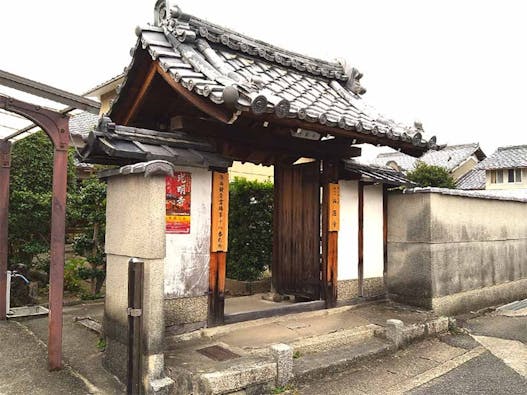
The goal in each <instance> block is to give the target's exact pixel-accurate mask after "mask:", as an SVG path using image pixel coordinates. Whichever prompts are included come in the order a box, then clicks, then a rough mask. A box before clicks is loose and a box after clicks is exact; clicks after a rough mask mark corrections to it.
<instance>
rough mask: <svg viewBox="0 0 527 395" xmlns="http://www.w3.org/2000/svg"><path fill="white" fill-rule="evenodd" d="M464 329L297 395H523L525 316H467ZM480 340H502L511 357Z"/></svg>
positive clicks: (312, 385) (526, 380)
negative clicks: (459, 332)
mask: <svg viewBox="0 0 527 395" xmlns="http://www.w3.org/2000/svg"><path fill="white" fill-rule="evenodd" d="M462 325H463V327H464V328H465V329H466V330H467V332H468V334H457V335H451V334H449V335H444V336H442V337H440V338H437V339H429V340H425V341H423V342H418V343H415V344H412V345H410V346H409V347H407V348H406V349H403V350H399V351H398V352H397V353H396V354H394V355H389V356H385V357H383V358H379V359H376V360H373V361H369V362H367V363H364V364H362V365H360V366H355V367H353V368H352V369H349V370H347V371H344V372H340V373H335V374H333V375H331V376H326V377H325V378H324V379H322V380H318V381H316V382H311V383H303V384H302V385H300V386H298V388H297V393H299V394H305V395H319V394H332V395H333V394H335V395H337V394H343V395H344V394H403V393H404V394H441V395H444V394H463V395H465V394H526V393H527V378H526V376H525V371H527V359H525V358H524V357H523V356H522V354H521V352H520V351H522V352H526V351H527V317H514V318H512V317H503V316H497V315H495V314H488V315H486V316H481V317H475V318H470V317H469V318H467V319H465V320H463V322H462ZM472 335H474V336H475V337H473V336H472ZM479 336H485V337H486V339H489V340H490V341H491V342H492V341H493V340H496V341H497V342H498V344H501V343H499V342H500V341H501V340H500V339H505V341H506V342H508V343H510V344H509V345H508V348H510V350H512V352H511V351H507V350H506V349H504V348H503V347H501V348H500V349H496V347H488V348H486V347H487V343H481V344H480V343H478V341H476V340H475V339H478V338H479V339H481V338H480V337H479ZM520 342H521V343H520ZM523 355H525V354H523ZM504 361H507V363H506V362H504ZM522 368H523V370H522ZM518 372H520V373H521V372H523V375H522V374H520V373H518Z"/></svg>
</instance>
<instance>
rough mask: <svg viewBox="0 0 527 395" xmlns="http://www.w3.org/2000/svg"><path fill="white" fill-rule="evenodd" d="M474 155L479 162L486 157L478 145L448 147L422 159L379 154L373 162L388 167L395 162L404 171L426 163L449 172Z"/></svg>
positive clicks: (400, 154) (432, 152)
mask: <svg viewBox="0 0 527 395" xmlns="http://www.w3.org/2000/svg"><path fill="white" fill-rule="evenodd" d="M472 155H476V157H477V158H478V159H479V160H483V159H485V157H486V155H485V153H484V152H483V151H482V150H481V148H480V146H479V144H478V143H472V144H459V145H447V146H445V147H444V148H443V149H441V150H439V151H432V150H431V151H428V152H425V153H424V154H423V156H421V157H420V158H414V157H412V156H410V155H406V154H403V153H401V152H393V153H392V152H390V153H383V154H379V155H378V156H377V158H375V159H374V160H373V163H374V164H377V165H387V164H388V163H389V162H392V161H393V162H395V163H396V164H397V165H398V166H399V167H400V168H401V170H403V171H408V170H412V169H413V168H414V166H415V164H416V162H417V161H422V162H425V163H426V164H428V165H433V166H441V167H444V168H445V169H447V170H448V171H449V172H450V171H453V170H454V169H456V168H457V167H458V166H460V165H461V164H463V163H464V162H465V161H466V160H467V159H468V158H470V157H471V156H472Z"/></svg>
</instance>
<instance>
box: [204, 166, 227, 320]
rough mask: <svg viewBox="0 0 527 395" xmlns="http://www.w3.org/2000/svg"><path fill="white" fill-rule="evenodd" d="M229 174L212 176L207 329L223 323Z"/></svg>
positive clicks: (215, 172)
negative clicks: (208, 326) (209, 326)
mask: <svg viewBox="0 0 527 395" xmlns="http://www.w3.org/2000/svg"><path fill="white" fill-rule="evenodd" d="M228 232H229V173H226V172H225V173H221V172H217V171H214V172H213V173H212V205H211V238H210V267H209V319H208V321H209V325H211V326H212V325H218V324H221V323H223V321H224V319H225V277H226V267H227V246H228V240H229V234H228Z"/></svg>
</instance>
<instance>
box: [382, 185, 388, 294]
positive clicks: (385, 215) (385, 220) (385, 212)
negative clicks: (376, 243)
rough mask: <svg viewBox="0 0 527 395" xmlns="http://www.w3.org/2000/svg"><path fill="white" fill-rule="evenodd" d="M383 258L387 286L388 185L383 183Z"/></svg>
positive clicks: (385, 286)
mask: <svg viewBox="0 0 527 395" xmlns="http://www.w3.org/2000/svg"><path fill="white" fill-rule="evenodd" d="M382 258H383V283H384V289H385V290H386V289H388V288H387V285H388V284H387V283H386V279H387V278H388V186H387V185H386V184H382Z"/></svg>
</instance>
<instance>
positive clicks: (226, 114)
mask: <svg viewBox="0 0 527 395" xmlns="http://www.w3.org/2000/svg"><path fill="white" fill-rule="evenodd" d="M155 67H156V69H157V72H158V74H159V75H160V76H161V77H163V79H164V80H165V81H166V82H167V83H168V85H170V86H171V87H172V89H174V90H175V91H176V92H177V93H179V94H180V95H181V96H182V97H183V98H185V99H186V100H187V101H188V102H189V103H190V104H192V105H193V106H195V107H197V108H198V109H200V110H201V111H203V112H204V113H205V114H208V115H210V116H211V117H213V118H214V119H217V120H218V121H220V122H222V123H229V122H230V121H231V119H232V117H233V115H234V114H233V113H232V111H227V110H225V109H224V108H223V107H220V106H219V105H217V104H214V103H212V102H211V101H210V100H209V99H202V98H200V97H199V96H198V95H197V94H195V93H192V92H191V91H189V90H188V89H187V88H185V87H184V86H183V85H181V84H180V83H178V82H176V80H175V79H174V78H173V77H172V76H171V75H170V74H168V73H167V72H166V71H165V70H163V68H162V67H161V65H160V64H159V63H158V62H155Z"/></svg>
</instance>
